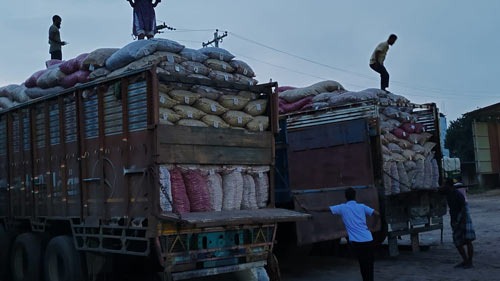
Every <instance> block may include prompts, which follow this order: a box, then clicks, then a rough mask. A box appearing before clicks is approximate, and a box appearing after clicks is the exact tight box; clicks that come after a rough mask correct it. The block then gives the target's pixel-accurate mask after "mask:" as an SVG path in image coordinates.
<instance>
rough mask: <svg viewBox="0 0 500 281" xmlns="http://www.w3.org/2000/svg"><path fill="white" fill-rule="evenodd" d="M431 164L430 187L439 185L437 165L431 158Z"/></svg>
mask: <svg viewBox="0 0 500 281" xmlns="http://www.w3.org/2000/svg"><path fill="white" fill-rule="evenodd" d="M431 165H432V186H431V187H432V188H438V187H439V166H438V163H437V160H436V159H432V160H431Z"/></svg>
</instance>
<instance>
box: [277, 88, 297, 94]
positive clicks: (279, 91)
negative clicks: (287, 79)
mask: <svg viewBox="0 0 500 281" xmlns="http://www.w3.org/2000/svg"><path fill="white" fill-rule="evenodd" d="M295 89H297V87H293V86H279V87H278V89H276V91H277V92H278V93H281V92H284V91H288V90H295Z"/></svg>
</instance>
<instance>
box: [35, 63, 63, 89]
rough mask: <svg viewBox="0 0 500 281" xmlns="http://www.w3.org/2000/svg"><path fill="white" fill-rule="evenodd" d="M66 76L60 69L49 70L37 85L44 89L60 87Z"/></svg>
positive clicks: (39, 79)
mask: <svg viewBox="0 0 500 281" xmlns="http://www.w3.org/2000/svg"><path fill="white" fill-rule="evenodd" d="M65 76H66V74H64V73H62V72H61V71H60V70H59V67H57V66H56V67H52V68H49V69H47V70H46V71H45V72H44V73H43V74H42V75H40V77H38V79H37V80H36V84H37V86H38V87H40V88H42V89H48V88H52V87H55V86H58V85H59V82H60V81H61V80H62V79H63V78H64V77H65Z"/></svg>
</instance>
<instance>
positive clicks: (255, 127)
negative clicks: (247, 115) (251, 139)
mask: <svg viewBox="0 0 500 281" xmlns="http://www.w3.org/2000/svg"><path fill="white" fill-rule="evenodd" d="M246 127H247V129H248V130H250V131H253V132H263V131H267V129H268V128H269V117H267V116H256V117H254V118H253V119H252V121H250V122H248V124H247V126H246Z"/></svg>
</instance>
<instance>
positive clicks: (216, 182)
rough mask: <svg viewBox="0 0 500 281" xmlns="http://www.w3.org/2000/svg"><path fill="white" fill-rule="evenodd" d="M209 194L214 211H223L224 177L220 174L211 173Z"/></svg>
mask: <svg viewBox="0 0 500 281" xmlns="http://www.w3.org/2000/svg"><path fill="white" fill-rule="evenodd" d="M207 186H208V193H209V194H210V206H211V209H212V210H213V211H221V210H222V200H223V197H222V196H223V193H222V177H221V175H220V174H218V173H216V172H214V171H210V172H209V173H208V176H207Z"/></svg>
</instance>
